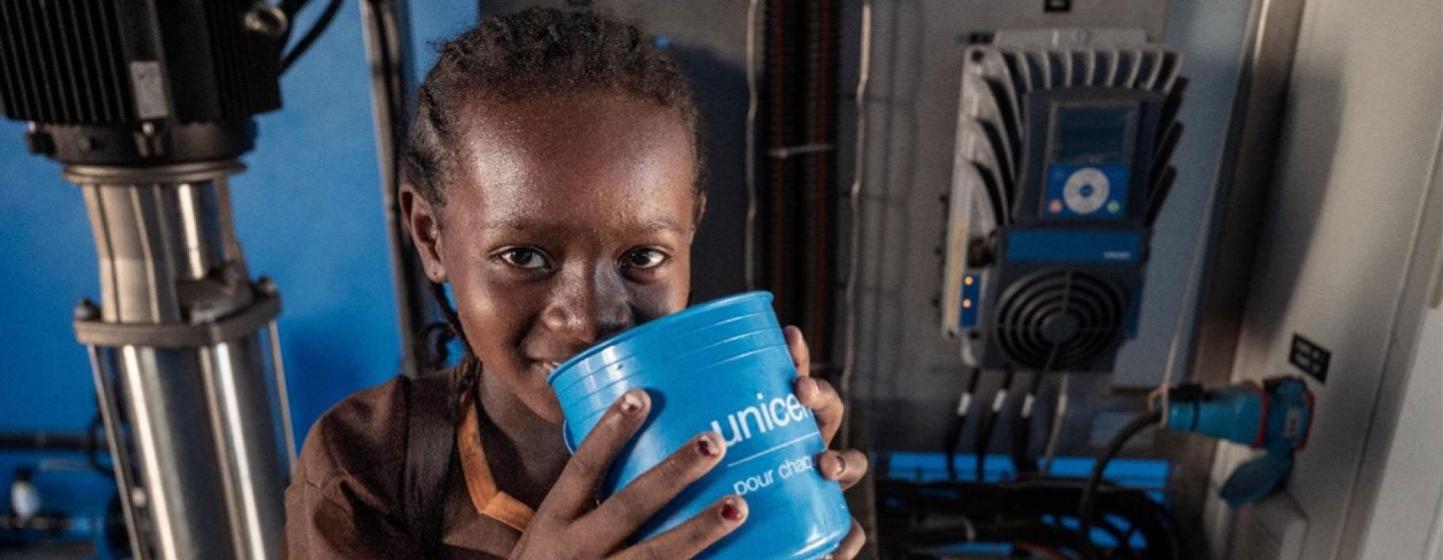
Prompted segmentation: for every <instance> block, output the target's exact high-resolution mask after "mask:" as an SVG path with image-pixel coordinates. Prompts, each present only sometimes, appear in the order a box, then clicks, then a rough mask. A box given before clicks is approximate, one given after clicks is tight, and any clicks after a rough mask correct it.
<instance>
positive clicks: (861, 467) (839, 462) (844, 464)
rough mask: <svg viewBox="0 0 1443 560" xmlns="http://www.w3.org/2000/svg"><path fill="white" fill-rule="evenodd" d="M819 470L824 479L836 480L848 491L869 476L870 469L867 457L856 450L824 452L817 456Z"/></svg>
mask: <svg viewBox="0 0 1443 560" xmlns="http://www.w3.org/2000/svg"><path fill="white" fill-rule="evenodd" d="M817 465H818V470H819V471H820V472H821V473H822V478H825V479H827V480H835V481H837V483H838V484H841V485H842V489H843V490H846V489H848V488H851V487H853V486H855V485H856V484H857V481H860V480H862V477H864V476H867V469H868V467H869V464H868V461H867V455H866V454H865V453H862V452H861V451H857V450H856V449H847V450H843V451H824V452H822V454H821V455H818V456H817Z"/></svg>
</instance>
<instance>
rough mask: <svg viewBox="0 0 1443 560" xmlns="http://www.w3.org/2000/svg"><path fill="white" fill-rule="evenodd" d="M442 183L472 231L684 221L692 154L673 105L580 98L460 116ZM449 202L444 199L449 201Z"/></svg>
mask: <svg viewBox="0 0 1443 560" xmlns="http://www.w3.org/2000/svg"><path fill="white" fill-rule="evenodd" d="M467 117H468V118H466V119H465V120H464V122H465V125H466V127H465V129H464V131H463V136H464V142H463V146H462V149H461V151H460V152H459V153H458V154H457V155H458V156H460V157H458V160H459V161H458V164H459V166H460V167H461V169H459V170H458V171H460V173H457V174H456V176H455V178H456V179H457V181H456V184H453V185H451V189H450V190H453V191H462V192H456V193H454V194H455V195H456V196H448V198H449V199H452V200H456V201H457V202H461V203H462V204H464V205H466V206H468V208H467V213H468V214H473V215H472V218H473V219H475V220H476V221H477V222H484V223H476V224H473V225H474V226H476V227H481V228H490V227H491V225H492V224H495V225H497V226H498V227H501V226H504V227H512V226H515V225H517V224H520V223H535V222H538V221H556V220H561V221H573V222H576V221H581V222H597V221H608V220H609V221H622V222H634V225H637V226H646V227H649V226H651V225H656V224H659V223H673V224H677V223H680V224H684V225H687V226H689V225H690V223H691V222H692V218H693V217H692V216H691V214H692V208H693V205H694V203H695V193H694V181H695V179H696V172H697V169H696V166H697V162H696V156H695V151H694V149H693V147H692V144H691V143H692V141H693V140H692V134H691V131H690V130H688V129H687V127H686V124H685V122H684V121H683V120H682V118H681V116H680V115H679V113H678V112H677V111H675V110H673V109H669V108H666V107H661V106H657V105H655V104H652V103H647V102H645V101H640V100H634V99H630V98H626V97H622V96H617V95H605V94H596V93H593V94H580V95H574V96H565V97H553V98H541V99H532V100H525V101H519V102H511V103H504V104H488V105H486V106H485V107H482V108H480V109H479V110H476V111H473V112H472V114H470V115H467ZM448 205H449V204H448Z"/></svg>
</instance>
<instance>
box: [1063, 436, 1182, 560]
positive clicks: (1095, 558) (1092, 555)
mask: <svg viewBox="0 0 1443 560" xmlns="http://www.w3.org/2000/svg"><path fill="white" fill-rule="evenodd" d="M1161 419H1162V412H1161V411H1157V410H1153V411H1148V412H1144V413H1140V414H1138V415H1137V416H1134V417H1133V418H1132V420H1129V421H1128V422H1127V424H1126V425H1124V426H1123V427H1122V429H1120V430H1118V431H1117V433H1116V434H1113V436H1112V439H1111V440H1108V442H1107V448H1105V449H1104V450H1103V452H1102V454H1101V455H1098V456H1097V461H1096V462H1095V463H1094V464H1093V465H1092V474H1091V475H1090V476H1088V478H1087V486H1085V487H1083V489H1082V497H1081V499H1079V500H1078V507H1077V530H1078V532H1079V533H1081V534H1082V537H1083V539H1082V543H1083V546H1082V548H1083V550H1082V551H1083V555H1084V557H1086V558H1087V559H1088V560H1101V558H1102V556H1101V555H1100V554H1099V553H1098V551H1097V547H1095V546H1093V544H1092V539H1091V535H1092V525H1093V520H1094V518H1095V516H1096V515H1097V511H1096V510H1097V507H1096V503H1095V502H1096V499H1097V491H1098V488H1099V487H1101V486H1102V473H1103V471H1105V470H1107V464H1108V463H1111V462H1112V459H1113V458H1115V457H1117V454H1118V453H1121V452H1122V447H1123V446H1124V445H1127V442H1128V440H1130V439H1132V438H1133V436H1136V435H1137V434H1138V433H1140V432H1142V431H1143V430H1145V429H1147V428H1148V427H1150V426H1152V425H1154V424H1157V423H1158V421H1159V420H1161Z"/></svg>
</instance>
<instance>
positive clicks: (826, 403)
mask: <svg viewBox="0 0 1443 560" xmlns="http://www.w3.org/2000/svg"><path fill="white" fill-rule="evenodd" d="M795 391H796V393H797V400H798V401H801V403H802V405H804V406H806V407H807V408H810V409H812V412H813V413H814V414H816V415H817V426H818V427H819V428H820V429H821V430H822V441H823V442H825V443H826V444H827V445H831V444H832V438H833V437H835V436H836V435H837V430H839V429H841V427H842V413H843V412H844V409H845V408H846V407H844V406H843V405H842V397H841V396H840V395H838V394H837V390H836V389H833V388H832V384H831V383H828V382H827V380H825V379H821V378H817V377H801V378H798V379H797V381H796V387H795Z"/></svg>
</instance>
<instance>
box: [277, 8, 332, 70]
mask: <svg viewBox="0 0 1443 560" xmlns="http://www.w3.org/2000/svg"><path fill="white" fill-rule="evenodd" d="M301 4H302V5H304V2H302V3H301ZM339 11H341V0H331V1H330V3H329V4H326V10H325V11H324V12H321V15H320V17H318V18H316V22H315V23H313V24H311V28H310V29H308V30H306V34H305V35H302V36H301V39H300V40H299V41H297V42H296V46H294V47H291V50H290V51H289V52H287V53H286V55H285V56H284V57H282V58H281V73H282V74H285V73H286V70H288V69H290V67H291V65H292V64H295V63H296V61H297V60H299V59H300V58H301V55H304V54H306V51H307V50H309V49H310V48H311V45H312V44H314V43H315V42H316V39H319V38H320V37H321V34H322V33H325V32H326V28H328V27H330V26H331V21H332V20H335V19H336V13H337V12H339ZM292 24H293V25H294V23H292Z"/></svg>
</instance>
